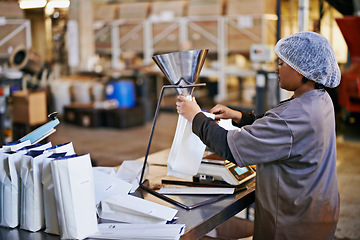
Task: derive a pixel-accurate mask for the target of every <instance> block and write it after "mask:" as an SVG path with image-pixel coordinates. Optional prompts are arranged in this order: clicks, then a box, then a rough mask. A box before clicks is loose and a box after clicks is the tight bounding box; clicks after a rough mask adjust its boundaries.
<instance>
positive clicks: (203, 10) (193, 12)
mask: <svg viewBox="0 0 360 240" xmlns="http://www.w3.org/2000/svg"><path fill="white" fill-rule="evenodd" d="M223 13H224V1H223V0H190V1H189V8H188V15H189V16H221V15H223Z"/></svg>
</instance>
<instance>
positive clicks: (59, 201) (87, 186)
mask: <svg viewBox="0 0 360 240" xmlns="http://www.w3.org/2000/svg"><path fill="white" fill-rule="evenodd" d="M50 164H51V171H52V175H53V181H54V189H55V199H56V205H57V211H58V218H59V219H58V220H59V228H60V236H61V238H62V239H84V238H87V237H89V236H90V235H92V234H94V233H96V232H97V231H98V225H97V217H96V206H95V193H94V181H93V172H92V166H91V159H90V155H89V154H85V155H81V156H68V157H64V158H61V159H55V160H53V161H51V163H50Z"/></svg>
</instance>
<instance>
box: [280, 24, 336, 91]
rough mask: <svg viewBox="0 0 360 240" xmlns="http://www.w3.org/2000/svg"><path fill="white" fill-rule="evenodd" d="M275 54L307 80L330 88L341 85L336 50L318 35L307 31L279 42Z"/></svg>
mask: <svg viewBox="0 0 360 240" xmlns="http://www.w3.org/2000/svg"><path fill="white" fill-rule="evenodd" d="M275 53H276V54H277V55H278V57H279V58H280V59H281V60H283V61H284V62H286V63H287V64H288V65H290V66H291V67H292V68H293V69H295V70H296V71H297V72H299V73H300V74H301V75H303V76H304V77H306V78H307V79H310V80H312V81H314V82H317V83H320V84H322V85H324V86H325V87H330V88H334V87H337V86H338V85H339V84H340V78H341V72H340V69H339V65H338V63H337V61H336V58H335V53H334V50H333V48H332V46H331V44H330V42H329V41H328V40H327V39H326V38H325V37H323V36H322V35H320V34H318V33H315V32H310V31H305V32H299V33H295V34H292V35H289V36H287V37H284V38H282V39H280V40H279V41H278V42H277V44H276V46H275Z"/></svg>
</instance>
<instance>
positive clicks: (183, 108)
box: [176, 95, 201, 122]
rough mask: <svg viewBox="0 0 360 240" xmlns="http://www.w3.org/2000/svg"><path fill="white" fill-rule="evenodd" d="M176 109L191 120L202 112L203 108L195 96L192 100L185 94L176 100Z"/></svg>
mask: <svg viewBox="0 0 360 240" xmlns="http://www.w3.org/2000/svg"><path fill="white" fill-rule="evenodd" d="M176 110H177V112H178V114H179V115H181V116H183V117H184V118H186V119H187V120H189V121H190V122H192V121H193V119H194V117H195V115H196V114H198V113H199V112H201V108H200V106H199V105H198V104H197V103H196V100H195V98H194V97H192V100H190V99H188V98H186V97H185V96H184V95H180V96H178V101H177V102H176Z"/></svg>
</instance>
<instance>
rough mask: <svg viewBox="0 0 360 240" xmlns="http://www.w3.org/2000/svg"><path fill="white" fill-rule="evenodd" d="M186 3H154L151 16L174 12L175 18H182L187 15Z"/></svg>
mask: <svg viewBox="0 0 360 240" xmlns="http://www.w3.org/2000/svg"><path fill="white" fill-rule="evenodd" d="M185 6H186V1H168V2H165V1H162V2H153V3H152V7H151V9H152V10H151V14H155V15H162V14H163V13H164V12H172V13H173V14H172V15H173V17H182V16H184V15H185Z"/></svg>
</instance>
